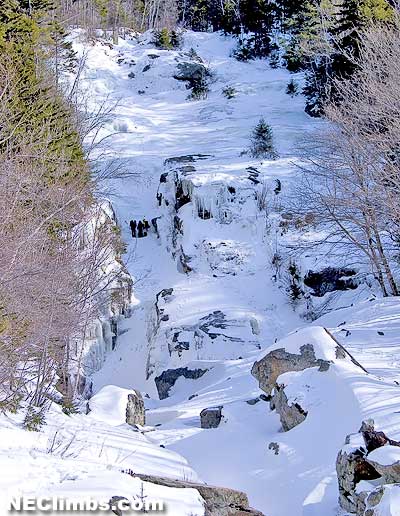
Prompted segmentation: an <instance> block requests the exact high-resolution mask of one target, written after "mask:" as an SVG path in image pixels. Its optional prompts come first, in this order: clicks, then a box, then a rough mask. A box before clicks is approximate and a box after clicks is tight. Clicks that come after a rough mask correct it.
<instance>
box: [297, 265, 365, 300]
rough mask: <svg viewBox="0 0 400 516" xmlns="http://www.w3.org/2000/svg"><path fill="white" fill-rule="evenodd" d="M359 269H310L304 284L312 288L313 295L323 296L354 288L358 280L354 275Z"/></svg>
mask: <svg viewBox="0 0 400 516" xmlns="http://www.w3.org/2000/svg"><path fill="white" fill-rule="evenodd" d="M356 274H357V271H355V270H354V269H347V268H335V267H326V268H325V269H322V270H321V271H318V272H316V271H308V273H307V274H306V275H305V277H304V285H306V286H307V287H309V288H311V289H312V292H311V295H313V296H316V297H322V296H324V295H325V294H327V293H328V292H334V291H335V290H354V289H356V288H357V287H358V282H357V280H356V279H355V278H353V277H352V276H355V275H356Z"/></svg>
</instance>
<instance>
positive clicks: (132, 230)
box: [129, 220, 136, 238]
mask: <svg viewBox="0 0 400 516" xmlns="http://www.w3.org/2000/svg"><path fill="white" fill-rule="evenodd" d="M129 225H130V227H131V233H132V238H136V220H131V221H130V222H129Z"/></svg>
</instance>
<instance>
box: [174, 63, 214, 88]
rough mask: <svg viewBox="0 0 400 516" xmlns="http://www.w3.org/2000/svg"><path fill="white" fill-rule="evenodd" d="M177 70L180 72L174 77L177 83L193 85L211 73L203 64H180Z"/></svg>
mask: <svg viewBox="0 0 400 516" xmlns="http://www.w3.org/2000/svg"><path fill="white" fill-rule="evenodd" d="M177 68H178V72H177V73H176V74H175V75H174V79H176V80H177V81H188V82H189V83H192V82H195V81H198V80H201V79H202V78H203V77H206V76H208V75H209V71H208V70H207V68H206V67H205V66H204V65H203V64H201V63H189V62H184V63H179V64H178V66H177Z"/></svg>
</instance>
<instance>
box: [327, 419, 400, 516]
mask: <svg viewBox="0 0 400 516" xmlns="http://www.w3.org/2000/svg"><path fill="white" fill-rule="evenodd" d="M336 472H337V477H338V484H339V504H340V506H341V507H342V509H344V510H345V511H348V512H350V513H353V514H357V515H358V516H374V515H375V510H374V507H375V506H376V505H378V503H379V501H380V499H381V498H382V496H383V492H384V489H385V485H387V484H398V483H400V442H398V441H394V440H392V439H390V438H389V437H387V436H386V435H385V434H384V433H383V432H378V431H376V430H375V428H374V421H373V420H367V421H364V422H363V423H362V426H361V428H360V430H359V432H358V433H357V434H352V435H349V436H347V438H346V441H345V446H344V447H343V448H342V449H341V450H340V452H339V454H338V457H337V460H336ZM363 480H364V481H371V480H374V481H375V484H376V481H377V480H379V483H380V484H382V489H380V488H377V489H375V490H369V489H366V490H363V489H362V488H360V486H359V484H360V482H361V481H363ZM367 485H368V484H366V486H367ZM367 511H368V512H367ZM376 514H379V515H380V514H382V515H383V514H384V513H381V512H377V513H376ZM388 515H389V513H388Z"/></svg>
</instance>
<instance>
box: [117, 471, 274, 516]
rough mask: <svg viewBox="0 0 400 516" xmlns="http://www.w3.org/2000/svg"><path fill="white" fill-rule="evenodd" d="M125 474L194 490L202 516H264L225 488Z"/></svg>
mask: <svg viewBox="0 0 400 516" xmlns="http://www.w3.org/2000/svg"><path fill="white" fill-rule="evenodd" d="M127 473H128V474H130V475H131V476H133V477H138V478H140V479H141V480H143V482H150V483H152V484H157V485H162V486H165V487H172V488H178V489H196V490H197V491H198V492H199V494H200V496H201V497H202V498H203V500H204V509H205V513H204V516H264V515H263V513H262V512H260V511H257V510H255V509H252V508H250V507H249V501H248V498H247V496H246V494H245V493H242V492H241V491H235V490H233V489H229V488H226V487H215V486H209V485H206V484H200V483H197V482H186V481H184V480H173V479H169V478H165V477H157V476H153V475H142V474H136V473H133V472H131V471H129V472H127Z"/></svg>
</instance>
